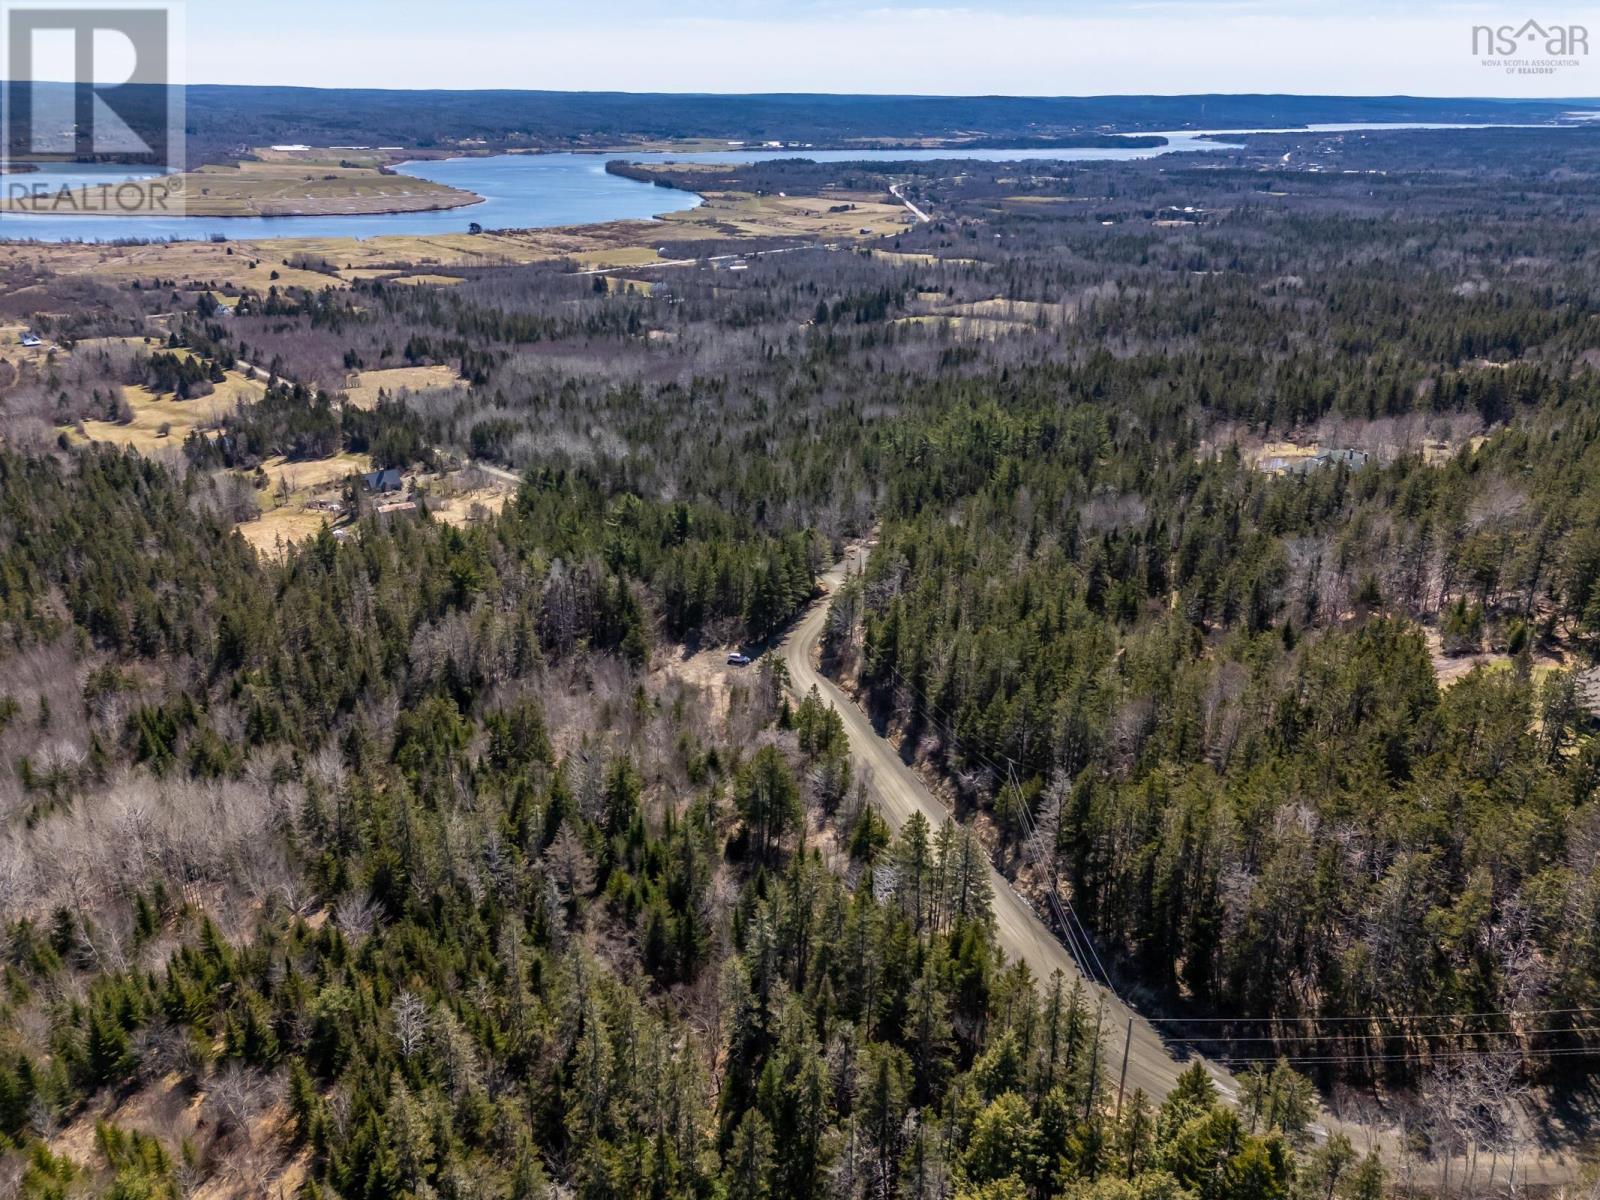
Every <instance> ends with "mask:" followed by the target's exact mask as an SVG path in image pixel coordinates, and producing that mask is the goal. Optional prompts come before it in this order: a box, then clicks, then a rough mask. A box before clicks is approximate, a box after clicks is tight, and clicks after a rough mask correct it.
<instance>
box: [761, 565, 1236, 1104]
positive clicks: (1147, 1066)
mask: <svg viewBox="0 0 1600 1200" xmlns="http://www.w3.org/2000/svg"><path fill="white" fill-rule="evenodd" d="M860 562H861V560H860V552H857V554H856V558H855V560H854V561H852V560H850V559H847V560H846V561H845V562H843V563H840V564H839V565H838V566H836V567H834V568H833V569H832V570H831V571H829V572H828V574H827V575H825V576H823V580H822V582H823V584H824V586H826V587H827V588H828V589H829V590H830V591H832V590H833V589H834V588H835V587H837V586H838V584H839V583H840V582H841V581H842V580H843V579H844V577H845V572H846V570H847V569H859V567H860ZM827 619H828V602H827V601H826V600H823V601H820V602H818V603H817V604H814V605H813V606H812V607H811V608H810V610H808V611H807V612H806V614H805V615H804V616H803V617H801V619H800V621H799V623H798V624H797V625H796V626H795V627H794V629H793V630H791V631H790V633H789V636H788V638H787V639H785V641H784V642H783V644H782V646H781V647H780V649H779V651H778V652H779V653H780V654H781V655H782V657H783V662H784V665H785V666H786V667H787V668H788V670H789V679H790V682H791V684H792V686H793V688H794V691H795V694H796V696H804V695H805V694H806V693H807V692H809V691H810V690H811V689H812V688H813V687H815V688H816V689H817V691H818V692H819V693H821V695H822V697H823V699H825V700H827V701H829V702H830V703H832V704H833V706H834V707H835V708H836V709H838V710H839V715H840V716H841V717H843V718H844V727H845V730H846V732H847V733H848V734H849V736H850V756H851V766H852V768H853V769H854V771H855V774H856V777H857V778H858V779H865V780H866V781H867V784H868V787H869V789H870V791H871V793H872V795H873V797H874V799H875V800H876V801H877V803H878V806H879V808H880V810H881V811H882V812H883V815H884V817H885V818H887V819H888V822H889V824H890V826H891V827H893V828H894V829H896V830H898V829H899V828H900V826H901V825H902V824H904V823H905V821H906V819H907V818H908V817H910V816H911V814H912V813H914V812H921V813H922V815H923V816H924V817H926V818H927V819H928V821H929V823H930V824H932V825H933V826H934V827H935V828H938V827H939V826H940V825H943V824H944V822H945V821H946V820H947V819H948V817H949V813H948V812H947V810H946V809H945V806H944V805H943V803H941V802H940V801H939V799H938V798H937V797H936V796H934V794H933V793H932V792H931V791H929V790H928V787H927V785H926V784H924V783H923V782H922V780H921V779H920V778H918V776H917V774H916V772H915V771H913V770H912V769H911V768H910V767H908V766H906V765H905V763H903V762H901V761H900V756H899V755H898V754H897V753H896V752H895V749H894V747H893V746H891V745H890V744H889V743H888V742H886V741H884V740H883V739H882V738H880V737H879V736H878V734H877V731H876V730H874V729H873V727H872V723H871V722H870V721H869V720H867V716H866V714H865V713H863V712H862V711H861V709H860V708H859V707H858V706H857V705H856V704H855V703H854V702H853V701H852V700H851V699H850V697H848V696H846V695H845V694H844V692H842V691H840V690H839V688H838V687H836V686H835V685H834V683H833V682H832V681H831V680H829V679H827V678H825V677H824V676H823V675H822V673H821V672H820V671H819V670H818V669H817V666H816V656H817V652H818V647H819V646H820V645H821V642H822V631H823V626H824V624H825V623H826V621H827ZM990 875H991V877H992V882H993V884H994V916H995V923H996V925H997V926H998V929H999V934H1000V945H1001V948H1002V949H1004V950H1005V952H1006V957H1007V958H1009V959H1013V960H1016V959H1021V960H1023V961H1025V962H1026V963H1027V964H1028V966H1029V967H1030V968H1032V970H1033V973H1034V975H1035V976H1036V977H1037V978H1038V979H1039V981H1040V982H1041V983H1043V982H1044V981H1045V980H1048V979H1049V978H1050V976H1051V974H1052V973H1053V972H1055V971H1060V972H1061V973H1062V974H1063V975H1064V976H1066V978H1067V979H1068V980H1069V981H1070V980H1073V979H1079V978H1081V976H1080V974H1079V972H1078V969H1077V967H1076V966H1075V964H1074V963H1073V961H1072V956H1071V955H1070V954H1068V953H1067V951H1066V948H1065V947H1064V946H1063V945H1062V944H1061V943H1060V942H1059V941H1058V940H1057V939H1056V937H1055V935H1054V934H1052V933H1051V932H1050V930H1049V929H1048V928H1047V927H1046V926H1045V924H1044V922H1043V921H1041V920H1040V918H1039V917H1038V916H1037V915H1036V914H1035V913H1034V911H1033V909H1032V908H1030V907H1029V906H1028V904H1027V903H1026V902H1025V901H1024V900H1023V899H1022V897H1020V896H1019V895H1017V893H1016V892H1014V891H1012V890H1011V885H1010V884H1008V883H1007V882H1006V881H1005V880H1004V879H1003V878H1001V876H1000V874H999V872H997V871H995V870H994V869H993V868H992V867H991V868H990ZM1085 986H1086V987H1088V986H1089V985H1088V983H1087V981H1086V982H1085ZM1091 994H1093V995H1096V996H1104V998H1105V1002H1106V1009H1105V1026H1104V1028H1105V1030H1106V1036H1105V1044H1106V1052H1107V1054H1108V1055H1109V1056H1110V1057H1109V1061H1108V1063H1107V1067H1108V1070H1109V1074H1110V1076H1111V1078H1112V1079H1113V1080H1115V1079H1116V1078H1117V1077H1118V1075H1119V1073H1120V1071H1121V1068H1122V1047H1123V1043H1124V1041H1125V1040H1126V1037H1127V1026H1128V1021H1129V1019H1130V1018H1131V1019H1132V1021H1133V1044H1132V1050H1131V1052H1130V1054H1129V1056H1128V1094H1129V1095H1132V1093H1133V1089H1134V1088H1143V1089H1144V1092H1145V1094H1146V1095H1147V1096H1152V1097H1156V1098H1160V1097H1162V1096H1165V1095H1166V1094H1167V1092H1169V1091H1170V1090H1171V1089H1172V1086H1173V1084H1174V1083H1175V1082H1176V1081H1177V1078H1178V1075H1179V1073H1180V1072H1181V1071H1182V1070H1183V1069H1184V1067H1185V1066H1186V1065H1187V1064H1185V1063H1180V1062H1178V1060H1177V1059H1176V1058H1174V1057H1173V1056H1172V1055H1171V1054H1169V1053H1168V1052H1167V1048H1166V1046H1165V1045H1164V1044H1163V1042H1162V1040H1161V1037H1160V1035H1159V1034H1157V1033H1156V1031H1155V1029H1154V1028H1153V1027H1152V1026H1150V1025H1149V1024H1148V1023H1147V1022H1145V1021H1144V1020H1142V1019H1141V1018H1140V1017H1139V1016H1138V1014H1137V1013H1134V1012H1132V1011H1131V1010H1130V1009H1129V1008H1128V1007H1127V1005H1125V1004H1123V1003H1122V1002H1121V1001H1120V1000H1118V999H1117V998H1116V997H1115V996H1113V995H1112V994H1110V993H1109V992H1106V991H1104V990H1103V989H1099V988H1091ZM1207 1067H1208V1069H1209V1070H1210V1071H1211V1076H1212V1078H1213V1079H1214V1080H1216V1083H1217V1086H1218V1087H1219V1088H1220V1089H1222V1091H1223V1093H1224V1094H1225V1095H1227V1096H1228V1097H1229V1098H1230V1099H1232V1098H1234V1097H1235V1096H1236V1095H1237V1092H1238V1087H1237V1085H1236V1083H1235V1081H1234V1080H1233V1079H1232V1078H1231V1077H1230V1076H1229V1075H1228V1074H1227V1073H1226V1072H1225V1071H1223V1070H1222V1069H1220V1068H1218V1067H1216V1066H1215V1065H1214V1064H1211V1063H1207Z"/></svg>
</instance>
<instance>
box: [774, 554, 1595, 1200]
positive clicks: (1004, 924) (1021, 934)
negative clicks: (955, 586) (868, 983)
mask: <svg viewBox="0 0 1600 1200" xmlns="http://www.w3.org/2000/svg"><path fill="white" fill-rule="evenodd" d="M865 555H866V551H865V550H863V549H857V550H853V551H852V552H851V555H850V557H848V558H847V559H846V560H845V561H844V562H842V563H839V564H838V565H837V566H835V567H834V568H833V569H832V570H830V571H829V572H828V573H827V574H826V575H824V576H823V577H822V584H823V586H824V587H826V588H827V589H828V591H829V593H830V594H831V593H832V592H833V591H834V590H836V589H837V588H838V586H839V584H840V583H842V582H843V581H844V579H845V578H846V575H847V574H848V573H852V572H858V571H860V570H861V568H862V567H863V566H864V565H865ZM827 619H828V601H827V599H823V600H820V601H818V602H817V603H816V604H813V605H812V606H811V608H810V609H808V610H807V611H806V613H805V614H804V615H803V616H802V617H801V618H800V620H799V622H798V623H796V625H795V626H794V628H793V629H792V630H790V632H789V635H788V637H786V638H785V639H784V641H783V642H782V644H781V645H780V646H779V647H778V649H777V651H776V653H777V654H779V655H780V656H781V657H782V660H783V663H784V666H785V667H787V668H788V672H789V680H790V685H791V687H792V689H793V691H794V694H795V696H796V698H800V697H804V696H805V695H806V693H808V692H809V691H810V690H811V689H812V688H813V687H815V688H816V689H817V691H818V692H819V693H820V694H821V696H822V698H823V699H824V700H826V701H828V702H829V703H831V704H832V705H833V706H834V708H836V709H837V710H838V712H839V715H840V717H842V718H843V720H844V727H845V731H846V733H847V734H848V735H849V738H850V757H851V766H852V768H853V769H854V771H855V774H856V778H858V779H862V780H865V781H866V783H867V787H868V791H869V793H870V794H871V796H872V797H873V799H874V800H875V802H876V803H877V805H878V807H879V810H880V811H881V812H882V813H883V815H884V817H885V818H886V819H887V820H888V822H889V824H890V825H891V826H892V827H893V828H894V829H896V830H898V829H899V828H900V826H901V825H902V824H904V823H905V821H906V819H907V818H908V817H910V816H911V814H912V813H914V812H921V813H922V815H923V816H924V817H926V818H927V819H928V821H929V822H930V823H931V824H933V825H934V826H936V827H937V826H939V825H942V824H943V823H944V822H945V820H946V819H947V818H948V816H949V813H948V810H946V808H945V806H944V804H943V803H942V802H941V801H940V800H939V799H938V797H936V796H935V795H934V794H933V793H932V792H931V791H930V790H929V789H928V786H927V785H926V784H925V783H923V781H922V779H921V778H920V777H919V776H918V775H917V773H916V772H915V771H913V770H912V769H911V768H910V767H908V766H906V764H905V763H903V762H901V761H900V756H899V754H898V753H897V752H896V750H895V748H894V747H893V746H891V745H890V744H889V743H888V742H887V741H885V740H884V739H883V738H881V737H879V736H878V733H877V730H875V729H874V728H873V727H872V722H871V721H869V720H868V719H867V716H866V714H865V713H864V712H863V711H862V710H861V708H860V707H859V706H858V705H857V704H856V703H855V702H854V701H853V700H852V699H851V698H850V697H849V696H847V695H846V694H845V693H844V692H843V691H842V690H840V689H839V688H838V687H837V686H835V684H834V683H833V681H832V680H830V679H828V678H826V677H825V676H824V675H823V674H822V672H821V671H819V670H818V669H817V658H818V654H819V651H820V647H821V644H822V634H823V629H824V627H825V625H826V623H827ZM990 876H991V881H992V882H993V884H994V915H995V922H996V925H997V927H998V931H999V937H1000V946H1001V948H1002V949H1003V950H1004V951H1005V953H1006V957H1007V958H1009V959H1012V960H1017V959H1021V960H1023V961H1025V962H1027V964H1028V966H1029V967H1030V968H1031V969H1032V970H1033V973H1034V975H1035V976H1036V977H1037V978H1038V979H1039V980H1040V981H1041V982H1043V981H1045V980H1048V979H1049V978H1050V976H1051V974H1052V973H1053V972H1055V971H1060V972H1061V973H1062V974H1063V975H1064V976H1065V977H1066V978H1067V979H1068V980H1069V981H1070V980H1074V979H1082V978H1083V976H1082V975H1081V974H1080V973H1079V971H1078V969H1077V966H1076V964H1074V962H1073V961H1072V956H1071V955H1070V954H1068V953H1067V950H1066V948H1065V947H1064V946H1063V945H1062V944H1061V942H1060V941H1058V940H1057V939H1056V937H1055V935H1054V934H1053V933H1051V932H1050V930H1049V928H1048V927H1047V926H1046V925H1045V923H1044V922H1043V920H1041V919H1040V917H1039V916H1038V915H1037V914H1036V913H1035V912H1034V911H1033V909H1032V908H1031V907H1030V906H1029V905H1028V904H1027V903H1026V902H1025V901H1024V900H1023V899H1022V897H1020V896H1019V895H1017V893H1016V892H1014V891H1012V890H1011V885H1010V884H1009V883H1007V882H1006V881H1005V880H1004V879H1003V878H1002V877H1001V876H1000V874H999V873H998V872H997V871H995V870H993V868H991V869H990ZM1085 987H1086V988H1087V989H1088V990H1089V992H1090V994H1091V995H1093V996H1095V997H1097V998H1103V999H1104V1001H1105V1005H1106V1007H1105V1018H1104V1020H1105V1025H1104V1029H1105V1042H1104V1044H1105V1053H1106V1056H1107V1060H1106V1071H1107V1075H1108V1076H1109V1078H1110V1080H1111V1081H1112V1083H1113V1086H1114V1085H1115V1082H1116V1080H1117V1078H1118V1076H1119V1074H1120V1071H1121V1068H1122V1048H1123V1043H1124V1041H1125V1039H1126V1038H1127V1030H1128V1025H1129V1022H1130V1021H1131V1022H1132V1028H1133V1038H1132V1042H1131V1049H1130V1053H1129V1055H1128V1082H1127V1091H1128V1094H1129V1095H1131V1094H1132V1093H1133V1089H1134V1088H1142V1089H1144V1092H1145V1095H1147V1096H1150V1097H1153V1098H1156V1099H1159V1098H1161V1097H1163V1096H1165V1095H1166V1094H1167V1092H1168V1091H1170V1090H1171V1088H1172V1086H1173V1084H1174V1083H1175V1082H1176V1080H1177V1078H1178V1075H1179V1073H1180V1072H1181V1071H1183V1070H1184V1068H1185V1067H1186V1066H1187V1065H1188V1063H1187V1061H1184V1062H1180V1061H1179V1059H1178V1057H1177V1055H1176V1054H1175V1053H1173V1052H1172V1051H1169V1049H1168V1047H1167V1045H1166V1043H1165V1042H1164V1041H1163V1040H1162V1038H1161V1035H1160V1034H1158V1033H1157V1032H1156V1031H1155V1028H1154V1027H1153V1026H1152V1025H1150V1023H1149V1022H1147V1021H1146V1020H1144V1019H1143V1018H1142V1017H1141V1016H1140V1015H1139V1014H1138V1013H1136V1012H1134V1011H1132V1010H1131V1009H1129V1007H1128V1006H1127V1005H1125V1004H1123V1003H1122V1001H1121V1000H1119V999H1118V998H1117V997H1116V996H1115V995H1113V994H1112V993H1110V992H1108V991H1106V990H1105V989H1104V988H1099V987H1094V986H1092V985H1090V984H1089V983H1088V982H1087V981H1085ZM1202 1061H1205V1065H1206V1070H1207V1071H1208V1072H1209V1073H1210V1075H1211V1078H1212V1079H1213V1081H1215V1083H1216V1085H1217V1087H1218V1089H1219V1090H1220V1091H1221V1092H1222V1094H1223V1095H1224V1096H1226V1097H1227V1098H1228V1099H1229V1100H1233V1101H1237V1099H1238V1094H1239V1086H1238V1081H1237V1080H1236V1079H1234V1078H1233V1076H1231V1075H1230V1074H1229V1073H1228V1072H1227V1070H1226V1069H1224V1068H1223V1067H1221V1066H1219V1065H1218V1064H1216V1063H1213V1062H1210V1061H1208V1060H1202ZM1330 1131H1337V1132H1340V1133H1343V1134H1344V1135H1345V1136H1346V1137H1348V1138H1349V1139H1350V1140H1351V1142H1352V1143H1353V1144H1354V1145H1355V1146H1356V1148H1357V1149H1358V1150H1361V1151H1365V1150H1367V1149H1369V1148H1377V1149H1378V1150H1379V1151H1380V1152H1381V1153H1382V1154H1383V1157H1384V1158H1385V1159H1386V1160H1388V1162H1389V1165H1390V1168H1391V1170H1395V1169H1396V1166H1397V1159H1398V1156H1399V1155H1398V1151H1399V1141H1398V1138H1397V1136H1396V1131H1395V1130H1394V1129H1392V1128H1384V1129H1379V1128H1375V1127H1372V1126H1367V1125H1363V1124H1359V1123H1356V1122H1351V1121H1342V1120H1340V1119H1339V1118H1337V1117H1335V1116H1334V1115H1332V1114H1331V1113H1329V1112H1327V1111H1324V1112H1322V1113H1321V1114H1320V1115H1319V1118H1318V1121H1317V1123H1316V1124H1315V1125H1314V1126H1313V1133H1314V1134H1315V1135H1316V1136H1317V1138H1318V1139H1319V1140H1321V1139H1322V1138H1324V1137H1326V1136H1327V1134H1328V1133H1329V1132H1330ZM1455 1165H1456V1168H1457V1175H1458V1177H1459V1175H1460V1173H1461V1170H1462V1167H1463V1166H1464V1164H1462V1163H1459V1162H1458V1163H1456V1164H1455ZM1410 1170H1411V1171H1412V1172H1414V1173H1413V1174H1410V1175H1409V1178H1410V1179H1411V1180H1412V1182H1413V1183H1416V1184H1421V1183H1423V1182H1424V1181H1426V1180H1428V1179H1430V1178H1432V1177H1434V1176H1436V1175H1437V1173H1438V1172H1439V1170H1440V1165H1439V1163H1438V1162H1437V1161H1435V1162H1432V1163H1427V1164H1415V1163H1413V1164H1412V1165H1411V1167H1410ZM1494 1170H1495V1167H1494V1166H1492V1165H1491V1163H1490V1160H1489V1158H1488V1156H1487V1154H1485V1155H1483V1156H1481V1157H1480V1161H1479V1162H1478V1163H1477V1165H1476V1170H1475V1174H1476V1175H1477V1176H1479V1177H1484V1176H1488V1177H1489V1179H1488V1182H1489V1185H1490V1186H1491V1187H1493V1186H1500V1187H1503V1186H1504V1185H1505V1182H1506V1180H1505V1176H1506V1173H1507V1169H1506V1164H1505V1163H1504V1162H1500V1163H1499V1164H1498V1171H1499V1174H1498V1176H1495V1175H1494V1174H1493V1171H1494ZM1576 1176H1577V1166H1576V1163H1575V1162H1574V1160H1573V1159H1572V1158H1570V1157H1569V1156H1568V1155H1565V1154H1562V1153H1560V1152H1558V1151H1553V1150H1552V1149H1550V1148H1547V1147H1545V1148H1538V1149H1534V1148H1531V1147H1529V1146H1527V1145H1524V1146H1523V1147H1522V1148H1521V1153H1520V1154H1519V1157H1518V1159H1517V1181H1518V1183H1519V1184H1521V1185H1528V1184H1532V1185H1542V1186H1553V1185H1559V1184H1563V1183H1567V1182H1570V1181H1571V1180H1572V1179H1574V1178H1576Z"/></svg>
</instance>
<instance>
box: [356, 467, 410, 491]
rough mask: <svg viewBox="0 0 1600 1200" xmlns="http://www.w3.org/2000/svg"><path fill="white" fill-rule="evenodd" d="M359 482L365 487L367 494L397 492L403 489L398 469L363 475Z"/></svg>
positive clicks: (402, 479)
mask: <svg viewBox="0 0 1600 1200" xmlns="http://www.w3.org/2000/svg"><path fill="white" fill-rule="evenodd" d="M361 482H362V483H363V484H365V485H366V489H367V491H369V492H398V491H400V490H401V489H402V488H404V487H405V479H404V478H403V477H402V476H401V474H400V468H399V467H389V468H387V469H386V470H383V471H374V472H372V473H371V474H370V475H363V476H362V477H361Z"/></svg>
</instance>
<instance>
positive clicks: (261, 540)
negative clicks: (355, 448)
mask: <svg viewBox="0 0 1600 1200" xmlns="http://www.w3.org/2000/svg"><path fill="white" fill-rule="evenodd" d="M261 470H262V471H263V473H265V475H266V477H267V486H266V487H265V488H263V489H262V490H261V491H260V492H258V493H257V498H258V500H259V502H260V504H261V506H262V513H261V515H260V516H259V517H257V518H256V519H255V520H253V521H245V522H244V523H243V524H241V525H240V526H239V527H238V528H239V536H241V537H242V538H244V540H245V541H247V542H249V543H250V544H251V545H252V546H253V547H255V550H256V553H258V554H267V555H276V554H279V553H281V552H282V550H283V548H284V547H287V546H292V545H294V544H295V543H296V542H303V541H305V539H307V538H309V537H315V536H316V534H317V532H318V531H319V530H321V528H322V527H323V526H324V525H334V524H337V523H338V521H339V519H340V516H339V514H338V513H334V512H328V511H325V510H322V509H315V508H309V507H307V506H308V505H309V504H310V503H311V502H312V501H313V500H328V499H338V498H339V487H338V485H339V484H340V483H341V482H343V481H344V480H345V479H346V478H348V477H349V476H351V475H361V474H365V473H366V472H368V471H370V470H372V459H371V457H370V456H368V455H365V454H351V453H348V452H347V453H344V454H336V455H334V456H333V457H331V458H317V459H308V460H305V461H296V462H290V461H289V460H288V459H285V458H282V457H279V458H269V459H268V460H267V461H266V462H264V463H262V464H261Z"/></svg>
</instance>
